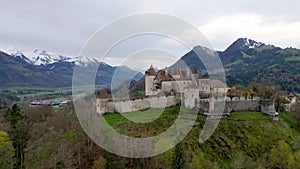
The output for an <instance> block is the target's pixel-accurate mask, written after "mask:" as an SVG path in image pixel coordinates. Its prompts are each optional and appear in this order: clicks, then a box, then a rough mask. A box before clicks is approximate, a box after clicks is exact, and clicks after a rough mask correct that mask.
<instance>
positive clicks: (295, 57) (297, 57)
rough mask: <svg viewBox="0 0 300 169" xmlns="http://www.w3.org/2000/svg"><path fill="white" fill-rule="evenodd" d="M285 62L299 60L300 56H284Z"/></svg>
mask: <svg viewBox="0 0 300 169" xmlns="http://www.w3.org/2000/svg"><path fill="white" fill-rule="evenodd" d="M285 62H300V56H293V57H288V58H285Z"/></svg>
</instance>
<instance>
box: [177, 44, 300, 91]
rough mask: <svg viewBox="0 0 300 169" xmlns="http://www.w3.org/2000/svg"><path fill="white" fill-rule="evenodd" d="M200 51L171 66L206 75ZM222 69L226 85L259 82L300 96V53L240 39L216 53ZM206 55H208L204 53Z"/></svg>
mask: <svg viewBox="0 0 300 169" xmlns="http://www.w3.org/2000/svg"><path fill="white" fill-rule="evenodd" d="M199 50H200V51H201V50H203V48H202V47H195V48H194V49H193V50H192V51H190V52H189V53H187V54H185V55H184V56H183V57H182V58H181V59H180V60H179V61H178V62H177V63H175V64H174V65H172V66H175V67H176V66H179V67H180V66H181V65H182V62H183V63H185V64H186V65H188V66H189V67H190V68H191V70H192V68H193V67H194V66H196V67H197V68H198V70H202V71H201V74H206V72H205V69H204V66H203V64H197V65H195V63H200V62H201V61H200V60H199V58H198V56H197V55H196V53H199ZM217 53H218V55H219V57H220V59H221V61H222V63H223V67H224V68H225V72H226V77H227V83H228V84H229V85H236V84H242V85H249V84H250V83H252V82H258V83H259V82H261V83H265V84H270V85H278V86H280V87H283V86H286V88H287V89H288V90H289V91H294V92H298V93H299V92H300V50H299V49H294V48H286V49H281V48H279V47H275V46H272V45H265V44H264V43H261V42H255V41H253V40H250V39H246V38H240V39H238V40H237V41H235V42H234V43H233V44H232V45H230V46H229V47H228V48H227V49H226V50H225V51H223V52H217ZM207 54H209V53H207Z"/></svg>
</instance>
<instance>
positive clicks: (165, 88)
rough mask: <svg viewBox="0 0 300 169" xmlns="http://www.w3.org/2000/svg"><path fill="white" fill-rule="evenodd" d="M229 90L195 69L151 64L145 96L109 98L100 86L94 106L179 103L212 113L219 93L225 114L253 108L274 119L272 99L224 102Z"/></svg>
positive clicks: (115, 108)
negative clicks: (159, 66)
mask: <svg viewBox="0 0 300 169" xmlns="http://www.w3.org/2000/svg"><path fill="white" fill-rule="evenodd" d="M229 89H230V88H229V87H228V86H227V85H226V84H225V83H223V82H222V81H220V80H218V79H209V78H206V77H199V75H198V71H197V69H196V68H194V69H193V70H192V71H190V69H189V68H165V69H162V70H160V71H158V72H156V71H155V69H154V68H153V66H152V65H151V66H150V68H149V69H148V70H147V71H146V72H145V96H141V97H136V98H129V99H120V98H114V99H112V98H110V96H109V95H108V94H107V92H106V90H105V89H103V90H101V92H100V95H99V96H98V98H97V99H96V109H97V113H99V114H104V113H109V112H118V113H125V112H132V111H138V110H143V109H147V108H165V107H170V106H174V105H177V104H182V105H183V106H185V107H186V108H188V109H193V108H195V107H197V108H201V109H203V110H205V111H206V112H207V113H206V115H208V116H213V114H211V113H212V112H210V111H211V110H212V105H213V106H214V107H217V108H218V103H217V102H218V96H223V97H221V101H219V102H226V105H225V108H224V110H225V113H226V111H229V110H230V111H231V110H233V111H242V110H253V111H262V112H263V113H265V114H267V115H269V116H272V118H273V119H277V118H278V113H277V112H276V111H275V106H274V102H273V101H263V100H262V101H259V100H244V101H235V102H234V101H231V100H230V101H228V103H227V100H226V92H227V91H228V90H229ZM212 96H215V97H216V98H214V97H212ZM214 102H216V103H214ZM229 102H230V103H229ZM219 105H220V104H219ZM223 105H224V104H223ZM222 116H223V115H222Z"/></svg>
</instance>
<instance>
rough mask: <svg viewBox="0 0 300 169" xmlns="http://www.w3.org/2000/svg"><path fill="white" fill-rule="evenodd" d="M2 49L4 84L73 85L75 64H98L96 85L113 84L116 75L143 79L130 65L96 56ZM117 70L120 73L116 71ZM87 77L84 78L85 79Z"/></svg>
mask: <svg viewBox="0 0 300 169" xmlns="http://www.w3.org/2000/svg"><path fill="white" fill-rule="evenodd" d="M6 52H7V53H5V52H0V86H1V87H6V86H40V87H68V86H71V85H72V76H73V70H74V67H75V65H77V66H78V67H81V68H84V69H85V68H90V67H94V66H97V67H96V70H97V76H96V85H107V84H110V82H111V80H112V78H113V77H117V78H118V79H117V80H118V82H117V83H115V85H119V84H121V83H122V82H123V81H126V80H129V79H134V80H139V78H141V77H142V76H143V75H142V73H140V72H137V71H135V70H132V69H130V68H128V67H126V66H116V67H113V66H110V65H108V64H106V63H104V62H99V61H98V60H96V59H90V58H87V57H86V58H79V57H68V56H63V55H60V54H54V53H50V52H46V51H38V50H35V51H33V52H20V51H16V50H9V51H6ZM115 72H116V73H115ZM82 81H84V79H82Z"/></svg>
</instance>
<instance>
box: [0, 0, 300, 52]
mask: <svg viewBox="0 0 300 169" xmlns="http://www.w3.org/2000/svg"><path fill="white" fill-rule="evenodd" d="M299 6H300V1H297V0H287V1H279V0H272V1H271V0H265V1H260V0H251V1H228V0H214V1H198V0H186V1H174V0H164V1H161V0H152V1H149V0H141V1H137V0H128V1H123V0H116V1H110V0H101V1H98V0H90V1H88V2H85V1H79V0H64V1H61V0H52V1H45V0H42V1H34V0H26V1H23V0H14V1H9V0H4V1H2V2H1V7H2V8H1V10H0V23H1V27H0V37H1V41H0V44H1V45H2V46H15V47H16V48H21V49H26V50H34V49H36V48H38V49H40V50H49V51H52V52H59V53H65V54H70V55H78V53H79V51H80V49H81V48H82V47H83V45H84V44H85V42H86V41H87V40H88V38H89V37H90V36H91V35H92V34H93V33H94V32H96V31H97V30H98V29H99V28H101V27H103V26H105V25H107V24H109V23H110V22H112V21H113V20H116V19H119V18H121V17H124V16H127V15H132V14H136V13H142V12H160V13H166V14H170V15H173V16H177V17H179V18H182V19H184V20H186V21H187V22H190V23H191V24H193V25H197V27H199V29H200V30H201V31H202V32H203V33H204V34H205V35H206V36H207V37H208V39H209V41H210V42H211V43H212V44H213V46H215V47H216V48H217V49H224V48H226V47H227V46H228V45H229V44H230V43H231V42H233V41H234V40H236V38H238V37H249V38H253V39H254V40H258V41H262V42H265V43H272V44H275V45H278V46H281V47H286V46H293V47H299V44H300V43H299V39H300V38H299V35H300V33H299V31H298V30H300V29H299V22H300V20H299V16H300V10H299ZM2 25H3V26H2ZM186 52H187V51H186ZM181 53H182V52H181Z"/></svg>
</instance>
